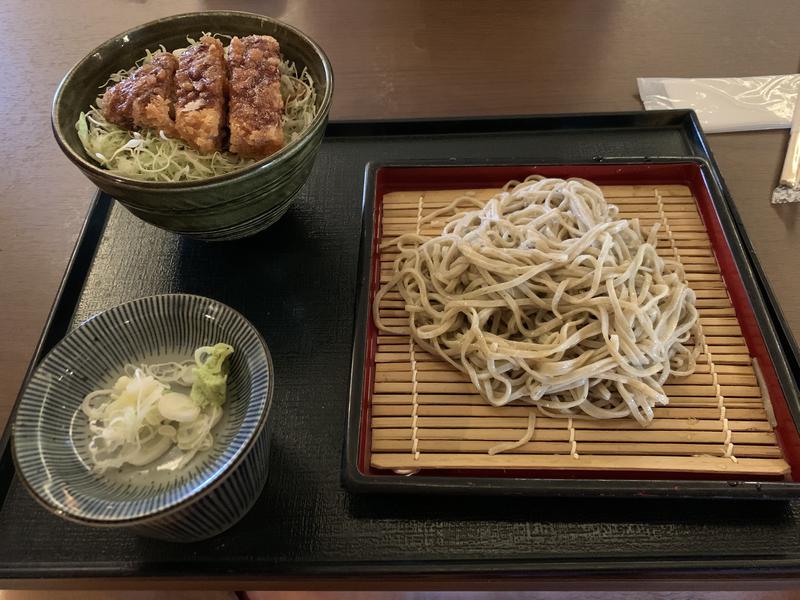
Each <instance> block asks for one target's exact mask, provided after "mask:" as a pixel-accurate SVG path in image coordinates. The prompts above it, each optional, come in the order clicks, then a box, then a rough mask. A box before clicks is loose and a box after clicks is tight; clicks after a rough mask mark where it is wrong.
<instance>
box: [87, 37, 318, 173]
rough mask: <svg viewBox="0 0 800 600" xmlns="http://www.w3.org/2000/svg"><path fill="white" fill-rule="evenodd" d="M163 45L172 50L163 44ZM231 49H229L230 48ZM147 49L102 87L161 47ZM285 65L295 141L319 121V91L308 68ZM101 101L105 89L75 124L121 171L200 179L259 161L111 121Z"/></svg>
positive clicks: (97, 154)
mask: <svg viewBox="0 0 800 600" xmlns="http://www.w3.org/2000/svg"><path fill="white" fill-rule="evenodd" d="M217 37H226V38H227V37H230V36H223V35H217ZM186 40H187V42H188V43H189V44H194V43H195V41H194V40H193V39H192V38H189V37H187V38H186ZM159 50H160V51H162V52H166V49H165V48H164V47H163V46H161V47H160V48H159ZM184 50H185V48H178V49H177V50H174V51H173V54H175V55H176V56H180V54H181V53H182V52H183V51H184ZM225 51H226V53H227V47H226V49H225ZM145 52H146V53H145V56H143V57H142V58H141V59H139V60H138V61H136V63H135V64H134V66H133V67H131V68H130V69H127V70H125V69H123V70H121V71H117V72H116V73H112V74H111V75H110V76H109V78H108V80H107V81H106V82H105V83H104V84H103V85H102V86H101V89H102V90H103V91H105V88H106V87H107V86H108V85H109V84H112V83H116V82H118V81H121V80H123V79H125V78H126V77H128V76H130V75H131V74H132V73H133V72H134V71H135V70H136V69H138V68H139V67H140V66H142V65H143V64H145V63H149V62H150V61H151V60H152V59H153V56H154V54H155V52H157V51H151V50H146V51H145ZM280 70H281V95H282V96H283V100H284V105H285V111H284V113H285V114H284V117H283V133H284V137H285V140H286V143H287V144H289V143H291V142H293V141H294V140H296V139H297V138H298V137H300V135H301V133H302V132H303V131H304V130H305V129H306V128H307V127H308V126H309V125H310V124H311V122H312V121H313V120H314V117H315V116H316V114H317V103H316V99H317V92H316V89H315V84H314V79H313V77H312V76H311V74H310V73H309V72H308V69H305V68H304V69H303V70H302V71H301V72H298V70H297V66H296V65H295V63H294V62H291V61H287V60H285V59H283V60H282V61H281V64H280ZM101 104H102V94H101V95H100V96H98V98H97V100H96V102H95V105H93V106H90V107H89V109H88V110H87V111H86V112H81V114H80V116H79V117H78V121H77V122H76V123H75V129H76V131H77V132H78V137H79V138H80V140H81V144H82V145H83V148H84V150H86V152H87V154H88V155H89V156H90V157H92V159H93V160H95V161H96V162H97V163H99V164H100V165H101V166H103V167H105V168H106V169H108V170H109V171H111V172H112V173H115V174H117V175H121V176H124V177H129V178H131V179H138V180H141V181H162V182H164V181H168V182H169V181H171V182H175V181H196V180H198V179H205V178H207V177H213V176H215V175H223V174H225V173H230V172H231V171H236V170H237V169H241V168H242V167H246V166H247V165H251V164H253V163H254V162H255V159H252V158H242V157H240V156H238V155H236V154H232V153H230V152H214V153H213V154H201V153H199V152H198V151H197V150H195V149H194V148H192V147H191V146H189V145H187V144H186V143H185V142H183V140H179V139H173V138H169V137H167V136H166V135H164V132H163V131H152V130H143V131H128V130H127V129H123V128H122V127H120V126H118V125H115V124H114V123H110V122H109V121H108V120H106V118H105V117H104V116H103V112H102V110H100V108H99V107H101Z"/></svg>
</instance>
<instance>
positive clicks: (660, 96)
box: [636, 74, 800, 133]
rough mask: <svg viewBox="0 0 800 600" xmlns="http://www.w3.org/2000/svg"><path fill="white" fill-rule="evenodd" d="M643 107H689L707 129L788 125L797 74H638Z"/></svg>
mask: <svg viewBox="0 0 800 600" xmlns="http://www.w3.org/2000/svg"><path fill="white" fill-rule="evenodd" d="M636 82H637V84H638V86H639V96H640V97H641V99H642V103H643V104H644V107H645V109H646V110H660V109H672V108H693V109H694V110H695V112H696V113H697V116H698V118H699V119H700V124H701V125H702V126H703V130H704V131H705V132H706V133H721V132H724V131H749V130H752V129H781V128H788V127H789V126H790V125H791V122H792V112H793V111H794V106H795V103H796V102H797V96H798V92H800V75H797V74H795V75H763V76H760V77H722V78H718V77H714V78H708V79H685V78H678V77H639V78H638V79H637V80H636Z"/></svg>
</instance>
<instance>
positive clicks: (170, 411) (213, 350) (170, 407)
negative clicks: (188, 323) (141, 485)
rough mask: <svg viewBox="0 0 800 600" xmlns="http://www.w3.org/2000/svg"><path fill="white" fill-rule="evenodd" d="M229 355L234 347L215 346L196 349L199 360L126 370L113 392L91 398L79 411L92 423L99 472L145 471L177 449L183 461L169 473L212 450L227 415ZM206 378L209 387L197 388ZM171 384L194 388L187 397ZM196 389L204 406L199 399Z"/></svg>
mask: <svg viewBox="0 0 800 600" xmlns="http://www.w3.org/2000/svg"><path fill="white" fill-rule="evenodd" d="M231 353H233V348H232V347H231V346H229V345H227V344H216V345H215V346H203V347H201V348H198V349H197V351H196V352H195V357H196V359H195V361H186V362H183V363H176V362H169V363H161V364H154V365H141V366H139V367H135V366H133V365H126V367H125V375H122V376H121V377H120V378H119V379H117V381H116V382H115V383H114V386H113V387H112V388H110V389H103V390H96V391H94V392H91V393H90V394H88V395H87V396H86V397H85V398H84V400H83V403H82V404H81V410H82V411H83V413H84V414H85V415H86V416H87V417H88V419H89V430H90V432H91V434H92V436H91V439H90V441H89V455H90V457H91V459H92V462H93V463H94V468H95V470H96V471H97V472H98V473H103V472H104V471H106V470H107V469H111V468H120V467H122V466H123V465H126V464H129V465H134V466H146V465H149V464H150V463H152V462H153V461H155V460H157V459H159V458H161V457H162V456H164V455H165V454H167V452H168V451H170V450H171V449H172V448H173V447H174V448H177V449H178V451H179V459H178V460H173V461H171V462H170V463H168V464H167V465H166V468H167V469H169V470H177V469H180V468H182V467H184V466H185V465H187V464H188V463H189V461H191V460H192V458H194V456H195V455H196V454H197V453H198V452H200V451H203V450H207V449H209V448H211V446H212V445H213V443H214V437H213V435H212V433H211V430H212V429H213V428H214V426H215V425H216V424H217V423H218V422H219V420H220V419H221V418H222V415H223V408H222V405H223V404H224V402H225V386H226V383H227V373H226V365H225V361H226V359H227V357H228V356H230V354H231ZM205 373H209V374H211V375H212V376H214V377H212V379H211V382H212V384H213V385H212V386H211V387H208V386H207V384H206V383H204V384H199V383H198V382H199V381H200V378H199V377H197V374H205ZM172 385H175V386H176V387H183V388H188V387H190V386H191V388H192V389H191V392H190V393H189V394H187V393H184V392H180V391H176V390H173V389H172ZM198 385H199V386H200V387H201V388H202V390H203V391H202V394H201V395H200V396H199V397H200V398H201V399H202V402H198V401H196V400H195V396H196V393H195V388H197V387H198Z"/></svg>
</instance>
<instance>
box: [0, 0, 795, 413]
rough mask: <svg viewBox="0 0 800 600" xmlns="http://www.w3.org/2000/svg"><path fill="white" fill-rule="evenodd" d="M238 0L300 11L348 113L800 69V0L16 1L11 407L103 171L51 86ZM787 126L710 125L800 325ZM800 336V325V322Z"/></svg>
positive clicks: (3, 304) (10, 183)
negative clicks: (122, 48)
mask: <svg viewBox="0 0 800 600" xmlns="http://www.w3.org/2000/svg"><path fill="white" fill-rule="evenodd" d="M226 8H235V9H241V10H249V11H253V12H259V13H263V14H266V15H270V16H272V17H276V18H279V19H282V20H284V21H286V22H288V23H290V24H292V25H294V26H296V27H299V28H300V29H302V30H303V31H305V32H306V33H308V34H309V35H311V36H312V37H313V38H314V39H316V40H317V42H319V43H320V44H321V45H322V46H323V47H324V48H325V50H326V51H327V53H328V55H329V56H330V59H331V61H332V63H333V67H334V71H335V75H336V91H335V95H334V104H333V110H332V113H331V117H332V118H333V119H376V118H377V119H383V118H400V117H435V116H457V115H503V114H505V115H508V114H543V113H566V112H598V111H622V110H638V109H640V108H641V104H640V101H639V99H638V96H637V90H636V77H637V76H673V77H675V76H686V77H689V76H696V77H706V76H720V77H721V76H737V75H764V74H779V73H793V72H797V71H798V67H799V66H800V64H799V61H800V45H798V36H797V24H798V23H800V2H798V1H797V0H761V1H760V2H757V3H756V2H752V1H748V0H665V1H661V2H655V1H648V0H618V1H613V0H607V1H589V0H584V1H581V0H573V1H571V0H561V1H558V0H552V1H549V0H539V1H536V2H516V1H511V0H506V1H504V2H484V1H482V0H476V1H437V2H425V1H423V0H419V1H414V2H412V1H402V2H401V1H397V2H380V1H374V2H367V1H365V2H356V1H346V0H340V1H339V2H311V1H305V0H293V1H292V2H288V1H287V0H263V1H256V0H239V1H233V2H223V1H220V0H172V1H171V2H155V1H148V0H129V1H126V0H83V1H82V2H80V3H76V2H69V1H66V0H60V1H53V2H47V3H45V2H36V1H29V0H5V1H4V2H3V3H0V32H2V34H3V35H2V39H3V40H5V42H6V46H5V50H4V51H3V53H2V54H0V81H2V82H3V85H2V86H0V122H2V127H0V140H1V141H2V148H3V149H4V155H5V157H6V159H5V161H4V165H3V168H2V171H0V194H2V195H3V198H2V202H0V311H1V313H2V316H3V318H2V319H0V340H2V351H0V377H2V386H0V423H2V422H3V421H4V420H5V418H6V415H7V413H8V411H9V409H10V407H11V405H12V403H13V401H14V399H15V397H16V394H17V390H18V387H19V384H20V382H21V379H22V376H23V373H24V370H25V367H26V365H27V363H28V361H29V358H30V356H31V353H32V352H33V349H34V345H35V343H36V341H37V339H38V337H39V335H40V333H41V329H42V326H43V324H44V321H45V318H46V316H47V313H48V310H49V308H50V305H51V303H52V301H53V297H54V294H55V292H56V290H57V287H58V284H59V282H60V280H61V277H62V275H63V272H64V269H65V267H66V264H67V260H68V257H69V254H70V251H71V250H72V247H73V245H74V243H75V239H76V236H77V234H78V231H79V229H80V227H81V224H82V222H83V219H84V217H85V214H86V211H87V208H88V206H89V200H90V198H91V197H92V194H93V188H92V186H91V184H90V183H89V181H88V180H86V179H84V178H83V176H82V175H81V174H80V173H79V172H78V171H77V169H75V168H74V167H73V166H72V165H71V163H69V162H68V161H67V159H66V158H64V157H63V155H62V154H61V152H60V150H59V149H58V148H57V146H56V144H55V142H54V141H53V139H52V135H51V132H50V123H49V111H50V100H51V98H52V95H53V92H54V90H55V87H56V85H57V83H58V81H59V79H60V78H61V76H62V75H63V74H64V73H65V72H66V71H67V69H68V68H69V67H70V66H71V65H72V64H73V63H74V62H76V61H77V60H79V59H80V58H81V57H82V56H84V54H86V53H87V52H88V51H89V50H90V49H91V48H93V47H94V46H95V45H97V44H99V43H101V42H102V41H104V40H105V39H107V38H109V37H110V36H112V35H114V34H116V33H118V32H120V31H122V30H124V29H126V28H129V27H132V26H134V25H137V24H139V23H142V22H144V21H148V20H150V19H154V18H157V17H160V16H165V15H168V14H174V13H179V12H187V11H193V10H207V9H226ZM787 140H788V134H787V133H786V132H785V131H779V132H775V131H773V132H752V133H740V134H722V135H714V136H711V137H710V142H711V147H712V150H713V152H714V154H715V156H716V159H717V161H718V163H719V165H720V167H721V169H722V173H723V175H724V176H725V178H726V180H727V183H728V185H729V187H730V190H731V192H732V195H733V197H734V199H735V202H736V205H737V207H738V209H739V211H740V213H741V216H742V218H743V221H744V223H745V226H746V228H747V231H748V233H749V236H750V239H751V241H752V243H753V246H754V248H755V251H756V253H757V255H758V259H759V260H760V261H761V264H762V265H763V267H764V270H765V272H766V274H767V276H768V279H769V281H770V283H771V285H772V286H773V289H774V290H775V292H776V294H777V297H778V299H779V301H780V303H781V306H782V309H783V311H784V314H785V316H786V318H787V320H788V322H789V324H790V326H791V329H792V331H793V333H794V334H795V336H800V305H798V304H797V302H796V299H797V298H798V297H800V274H798V269H797V267H798V264H800V260H799V259H798V255H800V232H798V230H797V219H798V207H797V206H784V207H774V206H771V205H770V203H769V196H770V193H771V190H772V188H773V187H774V185H775V183H776V181H777V176H778V172H779V170H780V166H781V162H782V159H783V152H784V149H785V144H786V142H787ZM798 339H800V337H798Z"/></svg>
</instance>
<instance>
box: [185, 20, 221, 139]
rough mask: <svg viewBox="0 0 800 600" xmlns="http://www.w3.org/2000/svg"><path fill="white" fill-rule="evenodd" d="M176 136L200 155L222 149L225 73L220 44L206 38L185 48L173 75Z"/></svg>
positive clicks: (206, 36)
mask: <svg viewBox="0 0 800 600" xmlns="http://www.w3.org/2000/svg"><path fill="white" fill-rule="evenodd" d="M175 88H176V90H175V92H176V96H177V100H176V103H175V104H176V110H175V127H176V129H177V132H178V136H179V137H180V138H181V139H183V140H184V141H186V143H188V144H190V145H191V146H193V147H194V148H196V149H197V150H199V151H200V152H203V153H209V152H213V151H215V150H220V149H221V148H222V138H223V133H224V128H225V96H226V94H227V90H228V73H227V68H226V66H225V53H224V50H223V47H222V42H220V41H219V40H218V39H216V38H213V37H211V36H208V35H204V36H203V37H202V38H200V42H199V43H197V44H195V45H194V46H190V47H189V48H187V49H186V50H185V51H184V52H183V54H181V56H180V58H179V59H178V70H177V71H176V72H175Z"/></svg>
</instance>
